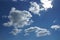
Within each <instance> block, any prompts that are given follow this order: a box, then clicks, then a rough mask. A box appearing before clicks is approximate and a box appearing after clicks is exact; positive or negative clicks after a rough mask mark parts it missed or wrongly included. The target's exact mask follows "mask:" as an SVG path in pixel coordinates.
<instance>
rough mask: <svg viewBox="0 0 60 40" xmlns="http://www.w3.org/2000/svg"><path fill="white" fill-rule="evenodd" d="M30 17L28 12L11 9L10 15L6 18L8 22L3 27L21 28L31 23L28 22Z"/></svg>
mask: <svg viewBox="0 0 60 40" xmlns="http://www.w3.org/2000/svg"><path fill="white" fill-rule="evenodd" d="M31 17H32V15H31V13H29V12H28V11H25V10H24V11H20V10H16V9H15V8H12V9H11V11H10V14H9V16H8V18H9V21H8V22H7V23H4V25H5V26H14V27H23V26H26V25H29V24H30V23H31V22H32V21H31V20H30V19H31Z"/></svg>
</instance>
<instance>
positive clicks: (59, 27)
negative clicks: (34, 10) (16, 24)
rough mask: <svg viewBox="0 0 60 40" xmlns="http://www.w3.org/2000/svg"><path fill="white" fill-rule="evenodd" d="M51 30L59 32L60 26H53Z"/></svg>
mask: <svg viewBox="0 0 60 40" xmlns="http://www.w3.org/2000/svg"><path fill="white" fill-rule="evenodd" d="M51 28H52V29H55V30H57V29H60V25H52V26H51Z"/></svg>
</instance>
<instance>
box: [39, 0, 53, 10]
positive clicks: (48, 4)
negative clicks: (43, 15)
mask: <svg viewBox="0 0 60 40" xmlns="http://www.w3.org/2000/svg"><path fill="white" fill-rule="evenodd" d="M40 1H41V3H42V6H43V7H44V9H45V10H47V9H48V8H52V7H53V5H52V0H40Z"/></svg>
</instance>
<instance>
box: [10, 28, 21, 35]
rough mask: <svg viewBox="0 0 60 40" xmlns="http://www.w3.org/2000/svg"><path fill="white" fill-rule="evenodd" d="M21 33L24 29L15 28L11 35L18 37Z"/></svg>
mask: <svg viewBox="0 0 60 40" xmlns="http://www.w3.org/2000/svg"><path fill="white" fill-rule="evenodd" d="M21 31H22V29H18V28H14V29H13V30H12V31H11V32H10V33H11V34H13V35H17V34H18V33H20V32H21Z"/></svg>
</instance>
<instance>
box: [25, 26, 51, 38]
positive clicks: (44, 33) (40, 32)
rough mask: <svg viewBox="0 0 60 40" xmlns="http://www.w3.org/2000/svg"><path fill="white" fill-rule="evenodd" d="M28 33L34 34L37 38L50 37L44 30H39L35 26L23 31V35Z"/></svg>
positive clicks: (48, 32)
mask: <svg viewBox="0 0 60 40" xmlns="http://www.w3.org/2000/svg"><path fill="white" fill-rule="evenodd" d="M30 32H35V33H36V35H37V37H40V36H46V35H50V31H48V30H47V29H44V28H39V27H37V26H35V27H30V28H27V29H25V35H28V34H29V33H30Z"/></svg>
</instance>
